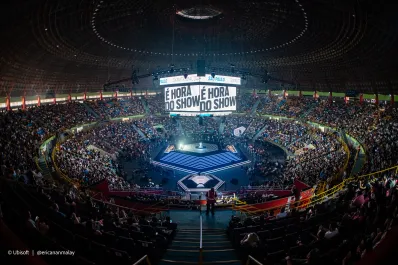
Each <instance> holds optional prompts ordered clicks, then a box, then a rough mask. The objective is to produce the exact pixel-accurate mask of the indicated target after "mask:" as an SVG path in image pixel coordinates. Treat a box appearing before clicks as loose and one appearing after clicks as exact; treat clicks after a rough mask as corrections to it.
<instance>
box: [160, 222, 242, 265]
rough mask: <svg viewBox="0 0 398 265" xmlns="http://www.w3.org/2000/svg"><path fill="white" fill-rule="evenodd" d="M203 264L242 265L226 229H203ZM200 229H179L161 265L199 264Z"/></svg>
mask: <svg viewBox="0 0 398 265" xmlns="http://www.w3.org/2000/svg"><path fill="white" fill-rule="evenodd" d="M202 240H203V255H202V257H203V264H224V265H240V264H241V262H240V260H238V259H237V257H236V254H235V250H234V249H233V248H232V245H231V243H230V241H229V240H228V238H227V235H226V231H225V229H209V228H208V229H204V230H203V237H202ZM199 242H200V230H199V229H189V228H187V229H179V231H178V232H177V234H176V236H175V238H174V240H173V242H172V244H171V245H170V247H169V249H167V251H166V254H165V255H164V256H163V259H162V260H161V261H160V263H159V265H166V264H199V256H200V255H199Z"/></svg>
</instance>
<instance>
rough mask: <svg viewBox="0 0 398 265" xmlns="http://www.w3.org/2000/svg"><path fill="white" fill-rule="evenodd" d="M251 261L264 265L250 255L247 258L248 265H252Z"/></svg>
mask: <svg viewBox="0 0 398 265" xmlns="http://www.w3.org/2000/svg"><path fill="white" fill-rule="evenodd" d="M251 261H253V262H254V263H255V264H257V265H263V264H262V263H261V262H260V261H258V260H256V259H255V258H253V257H252V256H250V255H249V257H247V261H246V265H250V263H251Z"/></svg>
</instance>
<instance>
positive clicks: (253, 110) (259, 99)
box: [250, 98, 261, 115]
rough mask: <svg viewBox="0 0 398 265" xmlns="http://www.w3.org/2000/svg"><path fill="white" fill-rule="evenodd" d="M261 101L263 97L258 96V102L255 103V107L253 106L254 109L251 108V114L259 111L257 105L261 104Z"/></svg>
mask: <svg viewBox="0 0 398 265" xmlns="http://www.w3.org/2000/svg"><path fill="white" fill-rule="evenodd" d="M260 101H261V98H258V99H257V100H256V102H255V103H254V104H253V107H252V109H251V111H250V115H254V114H256V112H257V107H258V105H259V104H260Z"/></svg>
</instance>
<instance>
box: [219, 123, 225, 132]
mask: <svg viewBox="0 0 398 265" xmlns="http://www.w3.org/2000/svg"><path fill="white" fill-rule="evenodd" d="M224 129H225V123H224V122H221V123H220V127H219V128H218V133H219V134H220V135H222V134H223V133H224Z"/></svg>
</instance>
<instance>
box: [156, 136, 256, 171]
mask: <svg viewBox="0 0 398 265" xmlns="http://www.w3.org/2000/svg"><path fill="white" fill-rule="evenodd" d="M198 146H199V143H191V144H186V145H184V147H183V148H180V149H175V147H173V148H172V147H171V145H169V146H167V147H166V148H165V149H164V150H163V151H161V152H160V153H159V154H158V155H157V156H156V157H155V159H153V160H152V163H153V164H154V165H158V166H162V167H166V168H170V169H175V170H180V171H183V172H187V173H191V174H192V173H200V172H202V173H214V172H217V171H221V170H225V169H229V168H233V167H238V166H242V165H245V164H249V163H250V162H251V161H250V160H248V159H247V158H246V157H245V156H244V154H243V153H242V152H236V153H234V152H231V151H229V150H220V149H219V148H218V145H216V144H212V143H203V144H202V146H203V148H197V147H198ZM185 147H188V148H185ZM188 150H189V151H188ZM204 150H207V151H204ZM209 150H212V151H209ZM234 150H235V151H236V150H238V149H237V148H236V147H235V148H234Z"/></svg>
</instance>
